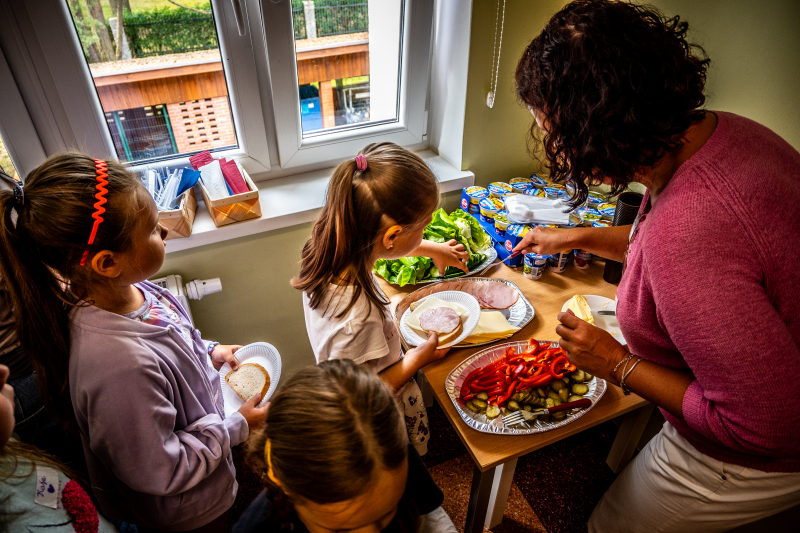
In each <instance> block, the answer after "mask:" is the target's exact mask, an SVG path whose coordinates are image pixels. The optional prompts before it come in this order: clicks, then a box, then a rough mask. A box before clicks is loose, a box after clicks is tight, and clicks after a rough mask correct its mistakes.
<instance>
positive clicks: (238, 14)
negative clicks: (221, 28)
mask: <svg viewBox="0 0 800 533" xmlns="http://www.w3.org/2000/svg"><path fill="white" fill-rule="evenodd" d="M241 2H242V0H231V4H233V16H234V17H235V18H236V26H237V27H238V28H239V36H244V35H247V30H246V27H245V21H244V14H243V13H242V3H241Z"/></svg>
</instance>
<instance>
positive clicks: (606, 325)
mask: <svg viewBox="0 0 800 533" xmlns="http://www.w3.org/2000/svg"><path fill="white" fill-rule="evenodd" d="M583 297H584V298H586V303H588V304H589V309H590V310H591V311H592V316H594V325H595V326H597V327H598V328H600V329H603V330H605V331H607V332H609V333H611V336H612V337H614V339H616V340H617V342H619V343H621V344H628V343H627V342H626V341H625V337H623V336H622V331H621V330H620V329H619V322H617V317H616V316H608V315H598V314H597V312H598V311H616V310H617V302H615V301H614V300H612V299H611V298H606V297H605V296H597V295H594V294H584V295H583ZM568 301H569V300H567V302H568ZM567 302H564V305H562V306H561V312H562V313H564V312H566V311H567Z"/></svg>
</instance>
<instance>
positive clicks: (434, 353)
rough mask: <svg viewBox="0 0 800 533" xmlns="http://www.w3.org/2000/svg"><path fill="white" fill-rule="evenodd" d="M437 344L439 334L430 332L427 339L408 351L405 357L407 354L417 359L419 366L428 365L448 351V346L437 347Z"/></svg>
mask: <svg viewBox="0 0 800 533" xmlns="http://www.w3.org/2000/svg"><path fill="white" fill-rule="evenodd" d="M438 345H439V334H438V333H436V332H431V333H430V334H429V335H428V340H426V341H425V342H423V343H422V344H420V345H419V346H417V347H416V348H413V349H411V350H409V351H408V353H407V354H406V357H408V356H409V355H410V356H412V357H415V358H417V359H418V361H419V363H420V365H419V366H420V368H422V367H423V366H425V365H429V364H431V363H433V362H434V361H438V360H439V359H441V358H442V357H444V356H445V354H447V352H449V351H450V348H437V346H438Z"/></svg>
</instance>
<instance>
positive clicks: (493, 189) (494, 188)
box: [487, 181, 515, 198]
mask: <svg viewBox="0 0 800 533" xmlns="http://www.w3.org/2000/svg"><path fill="white" fill-rule="evenodd" d="M487 188H488V189H489V196H491V197H492V198H505V197H506V196H508V195H509V194H515V193H514V189H513V188H512V187H511V185H509V184H508V183H504V182H502V181H495V182H492V183H490V184H489V187H487Z"/></svg>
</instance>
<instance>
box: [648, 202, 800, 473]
mask: <svg viewBox="0 0 800 533" xmlns="http://www.w3.org/2000/svg"><path fill="white" fill-rule="evenodd" d="M713 201H714V197H713V195H709V194H706V195H705V197H703V196H702V195H701V196H698V197H697V198H692V199H691V202H690V204H691V203H702V202H713ZM694 208H697V209H698V210H699V211H700V212H704V213H709V212H711V213H716V215H714V216H713V217H712V218H714V217H716V219H712V220H709V219H704V220H703V223H702V224H698V223H697V221H695V220H692V219H691V218H690V216H691V215H690V214H689V215H686V214H685V213H684V214H682V213H680V212H675V213H673V214H671V216H670V217H669V220H670V223H665V224H662V225H659V227H658V233H657V235H656V233H655V232H654V233H652V234H651V236H650V239H649V240H648V242H647V246H646V248H645V250H646V254H645V256H644V265H645V268H646V272H647V280H648V284H649V286H650V288H651V289H652V292H653V295H652V296H653V300H654V301H655V303H656V317H655V318H656V319H657V320H658V322H659V324H660V325H661V327H662V328H663V329H664V330H665V331H666V332H668V334H669V338H670V340H671V341H672V342H673V343H674V344H675V346H676V347H677V349H678V351H679V352H680V354H681V355H682V356H683V358H684V359H685V360H686V363H687V364H688V366H689V368H690V369H691V371H692V372H693V374H694V376H695V377H696V380H695V381H694V382H693V383H692V384H691V385H690V386H689V388H688V390H687V391H686V393H685V395H684V398H683V415H684V419H685V420H686V423H687V424H689V426H691V427H692V428H693V429H694V430H696V431H698V432H699V433H701V434H702V435H704V436H706V437H707V438H709V439H711V440H712V441H716V442H718V443H720V444H722V445H724V446H726V447H728V448H729V449H731V450H736V451H738V452H742V453H747V454H755V455H762V456H772V457H796V456H797V454H798V453H800V394H798V392H800V391H798V386H797V381H796V380H794V379H791V378H790V377H789V376H791V375H792V372H793V369H795V368H797V363H798V361H800V350H798V346H797V345H796V344H795V342H794V341H793V338H792V335H791V332H790V330H789V328H788V326H787V324H786V323H785V322H784V320H783V319H782V317H781V315H780V314H779V312H778V310H776V308H775V307H774V306H773V304H772V303H771V301H770V296H769V295H768V293H767V291H766V290H765V286H764V279H765V276H766V275H767V274H766V273H765V272H766V271H765V270H764V269H766V268H769V267H768V265H765V264H763V262H759V257H760V255H759V250H758V249H757V246H758V245H757V244H756V243H755V242H753V238H752V237H750V236H749V235H748V233H747V231H746V230H745V228H744V227H742V225H741V223H740V222H738V221H736V220H735V219H734V218H733V217H731V214H730V212H729V211H727V210H725V209H721V208H720V209H716V210H714V209H709V208H703V207H697V206H696V205H695V206H694V207H693V209H694ZM648 230H650V228H645V229H644V230H643V231H644V232H648ZM675 250H680V255H679V256H676V254H675V253H674V251H675ZM642 290H645V289H642Z"/></svg>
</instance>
